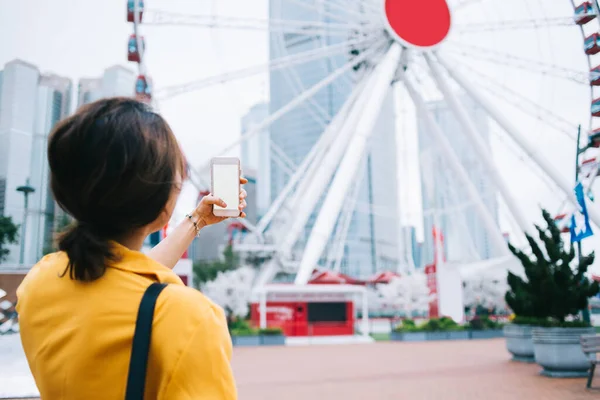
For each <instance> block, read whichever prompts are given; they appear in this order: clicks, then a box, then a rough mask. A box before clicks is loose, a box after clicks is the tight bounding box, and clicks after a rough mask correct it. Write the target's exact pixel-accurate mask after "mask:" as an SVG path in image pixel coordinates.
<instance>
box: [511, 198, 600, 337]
mask: <svg viewBox="0 0 600 400" xmlns="http://www.w3.org/2000/svg"><path fill="white" fill-rule="evenodd" d="M542 215H543V217H544V221H545V222H546V227H545V228H542V227H540V226H537V225H536V226H535V227H536V230H537V232H538V236H539V239H538V241H539V242H541V244H543V246H544V249H542V248H541V247H540V244H539V243H538V241H536V240H535V239H533V238H532V237H531V236H529V235H526V237H527V242H528V243H529V246H530V248H531V254H530V255H528V254H525V253H524V252H523V251H521V250H519V249H517V248H515V247H514V246H512V245H511V244H509V248H510V251H511V252H512V253H513V254H514V255H515V256H516V257H517V258H518V259H519V261H521V264H522V265H523V268H524V270H525V276H526V277H527V280H525V279H522V278H521V277H519V276H517V275H515V274H513V273H512V272H509V273H508V278H507V282H508V285H509V287H510V289H509V290H508V291H507V293H506V296H505V299H506V303H507V304H508V306H509V307H510V308H511V309H512V310H513V312H514V313H515V314H516V316H517V317H520V318H521V319H527V318H529V319H531V318H534V319H536V320H537V321H538V323H540V324H550V325H558V326H562V325H565V320H566V318H567V317H568V316H575V315H577V314H578V313H579V311H580V310H582V309H584V308H586V307H587V306H588V299H589V298H590V297H592V296H595V295H596V294H597V293H598V291H599V287H598V282H591V281H590V280H589V279H588V278H587V277H586V276H585V273H586V272H587V270H588V268H589V266H590V265H592V263H593V262H594V253H593V252H592V253H591V254H589V255H587V256H582V257H581V258H580V259H579V261H575V262H574V260H575V250H574V249H573V246H571V247H570V248H569V249H568V250H567V249H566V248H565V245H564V242H563V240H562V237H561V232H560V230H559V228H558V227H557V226H556V223H555V222H554V220H553V219H552V217H551V216H550V214H549V213H548V212H547V211H546V210H542ZM573 263H574V264H575V265H572V264H573Z"/></svg>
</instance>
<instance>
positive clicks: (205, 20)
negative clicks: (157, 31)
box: [144, 10, 363, 36]
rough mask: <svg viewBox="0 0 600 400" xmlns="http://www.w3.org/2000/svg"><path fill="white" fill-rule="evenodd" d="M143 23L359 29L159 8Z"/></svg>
mask: <svg viewBox="0 0 600 400" xmlns="http://www.w3.org/2000/svg"><path fill="white" fill-rule="evenodd" d="M144 25H149V26H157V25H158V26H161V25H166V26H197V27H202V28H219V29H249V30H261V31H270V32H281V33H294V34H305V35H332V36H343V35H344V34H347V32H348V31H349V30H350V29H352V28H358V29H362V28H363V26H362V25H360V24H352V23H333V22H332V23H328V22H325V21H295V20H287V19H275V18H271V19H261V18H240V17H225V16H215V15H190V14H182V13H174V12H169V11H162V10H148V11H146V12H145V14H144Z"/></svg>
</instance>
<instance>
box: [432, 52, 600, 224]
mask: <svg viewBox="0 0 600 400" xmlns="http://www.w3.org/2000/svg"><path fill="white" fill-rule="evenodd" d="M437 59H438V61H439V62H440V64H441V65H442V66H443V67H444V68H445V69H446V71H447V72H448V73H449V74H450V76H451V77H452V78H453V79H454V81H455V82H456V83H458V84H459V85H460V86H461V87H462V88H463V89H464V90H465V91H466V92H467V93H468V94H469V96H471V98H473V99H474V100H475V101H477V102H478V103H479V104H480V105H481V106H482V107H483V109H484V110H486V112H487V113H488V114H489V115H490V117H492V118H493V119H494V120H495V121H496V122H497V123H498V125H500V127H501V128H502V129H503V130H504V131H505V132H506V133H508V134H509V135H510V136H511V137H512V139H513V140H514V141H515V142H516V143H517V144H518V145H519V147H521V149H523V150H524V151H525V152H526V154H527V155H528V156H529V157H530V158H531V160H532V161H534V162H535V163H536V164H538V166H539V167H540V168H541V169H542V170H543V171H544V172H545V173H546V174H547V175H548V177H549V178H550V179H552V181H553V182H554V183H555V184H556V185H557V186H558V187H559V188H560V189H561V190H562V191H563V192H564V194H565V195H567V196H568V198H569V201H570V202H571V203H572V204H573V205H574V206H575V207H578V201H577V198H576V197H575V193H574V192H573V190H572V185H571V183H570V181H569V180H567V179H565V178H564V177H563V176H562V174H561V173H560V172H559V171H558V170H557V169H556V168H555V166H554V164H553V163H551V162H550V161H548V160H547V159H546V158H545V157H543V156H542V155H541V154H540V153H539V149H537V148H536V147H534V146H532V145H531V144H530V143H529V142H528V141H526V140H525V139H524V137H523V135H522V134H521V133H520V132H519V131H518V130H517V128H516V127H515V126H514V125H513V123H512V121H510V120H509V119H508V118H506V117H505V116H504V115H502V114H501V113H499V112H498V110H497V109H496V108H495V107H494V105H493V103H492V102H490V101H489V100H488V99H487V98H486V97H484V96H482V95H481V94H480V93H479V91H478V90H477V89H475V87H474V86H473V85H472V83H471V82H470V81H469V80H468V79H466V78H465V77H464V76H463V74H462V73H461V72H459V71H457V70H456V68H454V67H453V66H451V65H450V64H448V62H446V60H445V59H444V58H443V57H442V56H441V55H440V54H437ZM588 212H589V215H590V219H591V220H592V221H593V222H594V224H595V225H596V226H600V213H599V212H598V211H597V210H596V208H595V207H592V206H591V205H590V207H589V208H588Z"/></svg>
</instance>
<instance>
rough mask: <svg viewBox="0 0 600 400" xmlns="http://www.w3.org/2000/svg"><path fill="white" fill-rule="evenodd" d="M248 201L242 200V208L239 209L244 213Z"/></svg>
mask: <svg viewBox="0 0 600 400" xmlns="http://www.w3.org/2000/svg"><path fill="white" fill-rule="evenodd" d="M246 205H247V203H246V200H242V201H240V206H239V207H238V208H239V209H240V211H242V210H243V209H244V208H246Z"/></svg>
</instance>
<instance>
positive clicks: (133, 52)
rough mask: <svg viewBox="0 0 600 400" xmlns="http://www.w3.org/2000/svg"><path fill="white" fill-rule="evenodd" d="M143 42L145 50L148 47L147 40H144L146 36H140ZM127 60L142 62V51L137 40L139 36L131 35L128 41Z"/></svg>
mask: <svg viewBox="0 0 600 400" xmlns="http://www.w3.org/2000/svg"><path fill="white" fill-rule="evenodd" d="M140 39H141V42H142V49H143V50H145V49H146V41H145V40H144V37H143V36H142V37H140ZM127 60H128V61H133V62H140V60H141V59H140V51H139V49H138V41H137V36H136V35H135V34H134V35H131V36H129V42H128V43H127Z"/></svg>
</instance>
